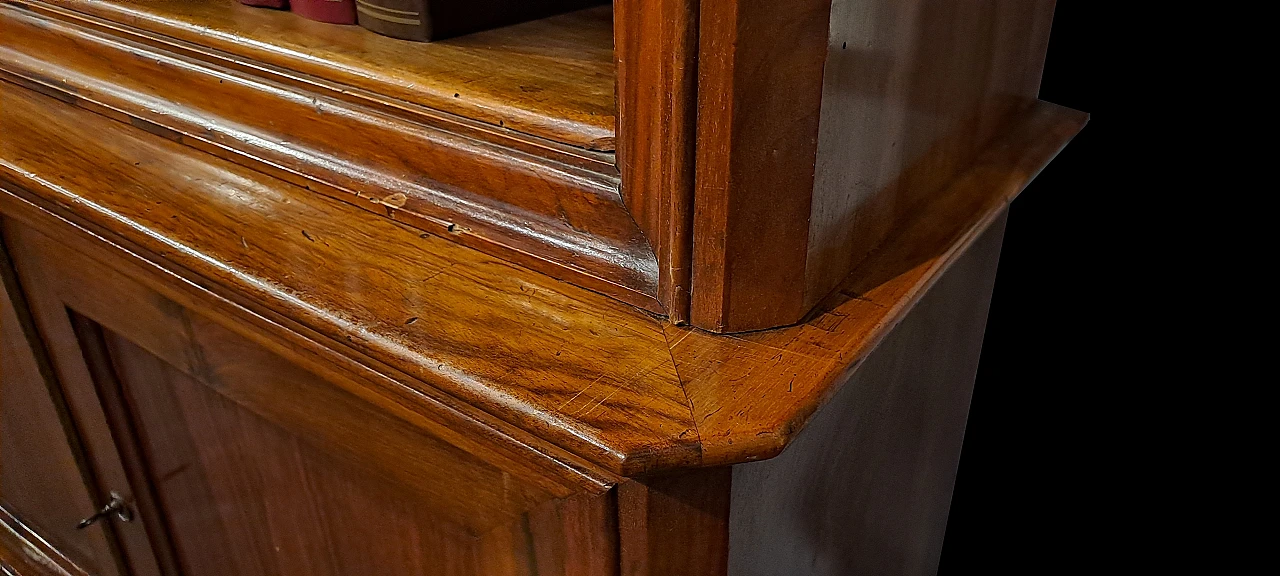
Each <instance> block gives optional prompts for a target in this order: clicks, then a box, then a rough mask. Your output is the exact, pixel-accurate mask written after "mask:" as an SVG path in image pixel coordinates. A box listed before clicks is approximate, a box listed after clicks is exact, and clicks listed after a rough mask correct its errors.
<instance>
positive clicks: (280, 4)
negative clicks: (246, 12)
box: [240, 0, 289, 9]
mask: <svg viewBox="0 0 1280 576" xmlns="http://www.w3.org/2000/svg"><path fill="white" fill-rule="evenodd" d="M240 3H241V4H244V5H245V6H258V7H260V8H280V9H285V8H288V7H289V0H240Z"/></svg>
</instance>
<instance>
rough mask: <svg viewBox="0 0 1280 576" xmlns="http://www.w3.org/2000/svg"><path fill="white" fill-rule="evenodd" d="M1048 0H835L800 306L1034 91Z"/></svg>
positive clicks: (950, 173) (822, 291) (831, 283)
mask: <svg viewBox="0 0 1280 576" xmlns="http://www.w3.org/2000/svg"><path fill="white" fill-rule="evenodd" d="M1054 3H1055V2H1054V0H999V1H992V2H944V1H941V0H909V1H900V0H893V1H890V0H873V1H858V2H855V1H852V0H837V1H836V2H834V3H833V4H832V8H831V27H830V37H829V42H828V45H827V60H826V69H825V74H824V83H823V87H822V113H821V128H820V130H819V132H818V152H817V168H816V176H815V180H814V190H813V206H812V216H811V220H810V228H809V242H808V265H807V266H806V268H805V272H806V289H805V306H806V308H807V307H811V306H812V305H814V304H816V303H817V302H818V301H819V300H821V298H822V297H824V296H825V295H826V294H827V293H828V292H829V291H830V290H831V289H833V288H834V287H835V286H836V284H838V283H839V282H840V280H842V279H843V278H844V277H845V276H846V275H847V274H848V273H849V271H850V270H852V269H853V267H854V266H855V265H856V264H857V263H858V262H859V261H860V260H861V259H862V258H863V257H865V256H866V255H867V253H868V252H870V251H871V250H872V249H874V248H875V247H876V246H877V245H878V244H879V243H880V242H881V241H882V240H883V239H884V238H885V237H886V236H887V234H888V233H889V232H890V230H892V229H893V227H894V226H895V225H897V224H898V223H899V222H901V220H902V218H903V216H904V215H905V214H906V213H907V212H908V211H910V210H912V209H913V208H914V207H916V206H917V205H918V203H919V201H920V200H921V199H922V198H925V197H927V196H929V195H931V194H933V193H936V192H937V191H938V190H939V189H940V188H941V187H943V186H944V185H945V184H946V183H947V182H948V181H950V180H951V179H952V178H954V177H955V176H956V175H957V174H958V173H960V172H961V171H962V170H963V169H964V168H965V167H967V166H968V165H969V164H970V163H971V162H972V161H973V160H974V158H975V157H976V155H977V154H978V153H979V152H980V151H981V150H982V149H983V148H984V147H985V146H986V145H987V144H988V143H989V142H990V141H991V140H992V138H993V137H995V136H997V135H998V134H999V132H1000V131H1001V130H1002V129H1003V128H1004V126H1005V124H1006V121H1007V120H1008V119H1009V118H1010V117H1011V116H1012V115H1013V114H1014V113H1016V112H1017V111H1019V110H1021V109H1023V108H1024V107H1025V106H1027V105H1029V104H1030V103H1032V102H1034V101H1035V99H1036V95H1037V93H1038V92H1039V86H1040V74H1041V70H1042V69H1043V66H1044V59H1045V51H1046V49H1047V47H1048V40H1049V28H1050V25H1051V23H1052V19H1053V10H1054Z"/></svg>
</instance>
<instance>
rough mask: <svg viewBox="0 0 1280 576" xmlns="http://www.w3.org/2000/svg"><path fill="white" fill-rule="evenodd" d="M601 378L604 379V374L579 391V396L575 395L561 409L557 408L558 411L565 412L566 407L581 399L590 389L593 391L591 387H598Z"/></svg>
mask: <svg viewBox="0 0 1280 576" xmlns="http://www.w3.org/2000/svg"><path fill="white" fill-rule="evenodd" d="M601 378H604V374H601V375H599V376H596V379H595V380H592V381H591V383H590V384H587V385H586V387H584V388H583V389H581V390H579V391H578V393H577V394H574V395H573V398H570V399H568V400H565V401H564V404H561V405H560V407H559V408H556V410H564V407H565V406H568V405H569V404H570V403H572V402H573V401H574V400H577V399H578V397H579V396H581V395H582V393H583V392H586V391H587V390H590V389H591V387H592V386H595V385H596V382H599V381H600V379H601Z"/></svg>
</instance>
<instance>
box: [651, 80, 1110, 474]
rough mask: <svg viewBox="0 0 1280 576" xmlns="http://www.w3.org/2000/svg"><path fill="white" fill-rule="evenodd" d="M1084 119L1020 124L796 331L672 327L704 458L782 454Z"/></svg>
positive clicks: (1066, 113)
mask: <svg viewBox="0 0 1280 576" xmlns="http://www.w3.org/2000/svg"><path fill="white" fill-rule="evenodd" d="M1087 119H1088V116H1087V115H1085V114H1083V113H1080V112H1076V111H1074V110H1069V109H1065V108H1061V107H1059V106H1055V105H1053V104H1045V103H1041V104H1039V105H1037V106H1036V107H1034V108H1033V109H1031V110H1029V111H1027V112H1026V113H1024V114H1023V115H1021V116H1020V117H1018V118H1017V119H1016V120H1014V128H1012V129H1010V130H1009V132H1008V133H1007V134H1006V136H1005V137H1003V138H1001V139H999V140H997V141H995V142H993V143H992V144H991V145H990V146H988V148H987V150H986V151H985V152H984V153H983V154H982V155H981V156H980V157H979V158H978V159H977V160H976V161H975V163H974V164H973V165H972V166H971V167H970V168H969V170H967V171H966V172H964V173H963V174H962V175H960V176H959V177H957V178H956V179H954V180H953V181H952V182H951V183H950V184H949V185H948V186H947V187H946V188H945V189H944V190H942V191H940V192H938V193H937V194H936V195H935V196H934V197H933V198H932V199H931V200H930V201H929V202H928V203H927V204H926V205H924V206H922V207H921V208H920V209H919V211H918V212H917V213H916V215H915V217H914V218H911V219H909V220H908V221H907V222H906V224H905V225H904V226H903V227H902V228H901V229H900V230H899V231H898V232H897V233H896V234H895V235H894V236H892V237H890V238H889V239H888V241H886V242H885V244H884V246H883V247H882V248H881V250H879V251H878V252H875V253H873V254H872V255H871V256H870V257H868V258H867V259H865V260H864V261H863V263H862V264H861V265H860V266H859V267H858V269H856V270H855V271H854V272H853V273H852V274H850V276H849V279H848V281H847V282H846V283H845V284H843V285H842V286H841V287H840V288H839V290H838V291H837V292H835V293H833V294H832V296H831V297H830V298H828V299H827V300H826V301H824V302H823V303H822V304H821V305H820V306H819V307H818V310H817V311H815V313H814V314H813V315H812V316H811V317H810V318H809V319H808V320H807V321H806V322H805V323H803V324H801V325H799V326H794V327H789V328H784V329H779V330H768V331H762V332H755V333H751V334H741V335H724V336H714V335H711V334H708V333H706V332H703V331H699V330H693V329H688V328H677V327H668V329H667V332H668V338H669V339H670V341H671V351H672V356H673V358H675V361H676V364H677V367H678V370H679V372H680V376H681V381H682V382H683V383H684V386H685V392H686V393H687V394H688V395H689V401H690V404H691V406H692V408H693V411H694V420H695V421H696V422H697V424H698V429H699V431H700V432H701V434H700V437H701V449H702V462H703V463H704V464H723V463H732V462H743V461H749V460H754V459H760V458H768V457H771V456H774V455H777V454H778V453H779V452H781V450H782V449H783V448H784V447H785V446H786V445H787V444H788V443H789V442H790V441H791V440H792V439H793V438H794V436H795V434H796V433H798V432H799V431H800V430H801V429H802V428H803V426H804V425H805V422H806V420H807V418H808V417H809V416H810V415H812V414H813V412H814V411H815V410H816V409H817V408H818V407H819V406H821V405H822V403H823V402H824V401H825V400H826V399H828V398H830V396H831V394H833V393H835V391H836V390H838V389H839V387H840V385H841V384H842V383H843V382H845V381H847V379H848V376H849V374H851V373H856V371H857V370H858V369H859V362H860V361H861V360H862V359H863V358H865V357H866V355H867V354H868V353H870V352H871V351H872V350H874V349H875V347H876V346H877V345H878V344H879V342H880V341H881V340H882V339H883V338H884V337H885V336H886V335H887V334H889V333H890V332H891V331H892V330H893V328H894V326H896V325H897V323H898V322H900V321H901V320H902V318H903V317H904V316H905V315H906V313H907V312H908V311H910V310H911V308H912V307H913V306H914V305H915V303H916V302H917V301H918V300H919V298H920V297H921V296H923V295H924V294H926V293H927V292H928V291H929V289H930V288H931V287H932V285H933V283H934V282H935V281H937V279H938V278H939V277H941V275H942V274H943V273H944V272H946V270H947V269H948V268H949V267H950V266H951V265H952V264H953V263H954V262H955V260H956V259H957V258H958V257H960V256H961V255H963V254H964V253H965V251H966V250H967V249H968V247H969V246H970V245H971V244H972V243H973V242H974V241H975V240H976V239H977V238H978V237H979V236H980V234H981V233H982V232H983V231H984V230H985V229H986V228H987V227H988V226H990V225H991V223H992V222H994V221H995V220H996V219H997V218H998V217H999V215H1000V213H1001V212H1002V210H1004V208H1005V207H1006V206H1007V204H1008V203H1009V202H1011V201H1012V200H1013V199H1014V198H1015V197H1016V196H1017V195H1018V193H1019V192H1021V191H1022V189H1023V188H1024V187H1025V186H1026V185H1027V183H1028V182H1029V181H1030V180H1031V179H1032V178H1034V177H1035V176H1036V174H1038V173H1039V171H1040V169H1041V168H1042V167H1044V166H1045V165H1046V164H1047V163H1048V162H1049V161H1050V160H1051V159H1052V158H1053V157H1054V156H1055V155H1057V153H1058V151H1059V150H1061V149H1062V147H1063V146H1065V145H1066V143H1067V142H1068V141H1070V139H1071V138H1072V137H1073V136H1074V135H1075V134H1076V133H1077V132H1079V131H1080V129H1081V128H1082V127H1083V126H1084V123H1085V122H1086V121H1087Z"/></svg>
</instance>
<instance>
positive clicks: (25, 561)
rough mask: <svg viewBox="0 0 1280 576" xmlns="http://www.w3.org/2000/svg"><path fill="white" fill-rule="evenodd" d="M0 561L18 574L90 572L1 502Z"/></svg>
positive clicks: (76, 574) (40, 575) (79, 574)
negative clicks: (64, 554)
mask: <svg viewBox="0 0 1280 576" xmlns="http://www.w3.org/2000/svg"><path fill="white" fill-rule="evenodd" d="M0 561H3V562H4V563H6V564H9V565H10V566H12V567H13V569H14V570H17V573H18V576H89V573H88V572H85V571H84V570H83V569H81V568H80V567H79V566H76V564H75V563H74V562H72V561H71V560H69V559H67V557H66V556H63V555H62V553H61V552H59V551H58V549H57V548H54V547H53V545H51V544H49V542H47V541H46V540H45V539H44V538H41V537H40V535H39V534H36V533H35V531H33V530H32V529H31V528H29V527H27V525H25V524H23V523H22V521H20V520H18V519H17V518H16V517H14V515H13V514H12V513H10V512H9V511H8V510H6V509H5V507H4V506H2V505H0Z"/></svg>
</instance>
